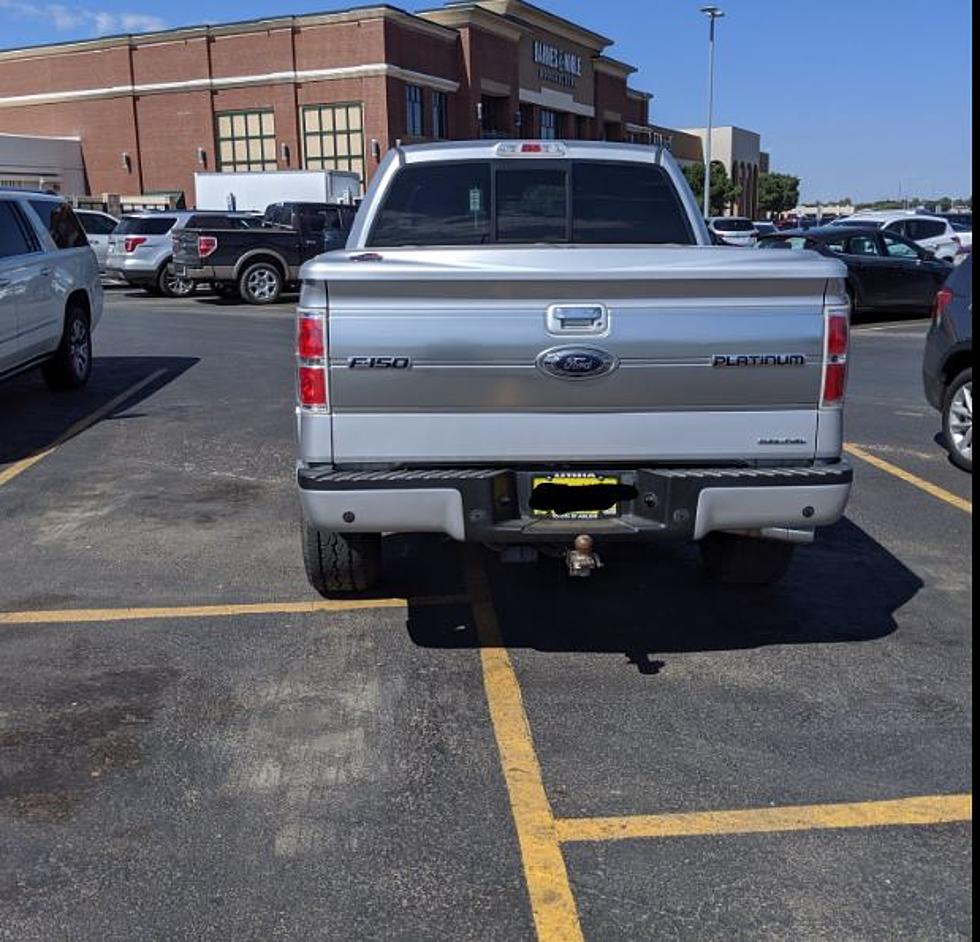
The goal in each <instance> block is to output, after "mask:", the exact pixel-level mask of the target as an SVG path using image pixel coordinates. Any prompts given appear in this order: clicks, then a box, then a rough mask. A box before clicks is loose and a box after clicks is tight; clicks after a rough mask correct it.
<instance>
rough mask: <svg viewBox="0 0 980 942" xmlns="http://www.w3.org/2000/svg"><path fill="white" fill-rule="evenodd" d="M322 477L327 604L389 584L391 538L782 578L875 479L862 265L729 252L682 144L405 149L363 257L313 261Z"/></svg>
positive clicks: (379, 183) (356, 233)
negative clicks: (800, 549)
mask: <svg viewBox="0 0 980 942" xmlns="http://www.w3.org/2000/svg"><path fill="white" fill-rule="evenodd" d="M301 277H302V293H301V296H300V304H299V309H298V312H297V313H298V317H297V390H298V407H297V421H298V430H299V462H298V484H299V491H300V496H301V502H302V508H303V516H304V521H303V530H304V533H303V542H304V555H305V561H306V568H307V573H308V575H309V578H310V581H311V583H312V584H313V586H314V587H315V588H316V589H317V590H319V591H320V592H321V593H323V594H328V595H329V594H333V593H338V592H350V591H360V590H365V589H367V588H369V587H370V586H371V585H372V584H373V583H374V582H375V581H377V579H378V578H379V576H380V568H381V540H382V534H384V533H392V532H401V533H416V532H438V533H443V534H448V535H449V536H450V537H452V538H453V539H456V540H466V541H478V542H481V543H484V544H487V545H490V546H493V547H495V548H498V549H500V550H501V551H502V552H503V553H506V554H509V555H510V556H511V557H517V558H528V557H532V558H533V557H534V555H535V551H538V550H542V549H546V548H547V549H548V550H549V551H552V550H553V549H554V547H560V548H561V550H562V552H563V553H564V558H565V561H566V563H567V565H568V570H569V573H570V574H572V575H587V574H589V573H591V572H592V571H593V570H594V569H596V568H597V567H598V566H599V565H601V562H600V558H599V552H598V550H601V548H602V545H603V544H604V543H606V542H612V541H624V540H626V541H629V540H697V541H699V543H700V545H701V549H702V558H703V561H704V563H705V565H706V568H707V570H708V572H709V573H711V574H712V575H713V576H715V577H717V578H719V579H722V580H725V581H730V582H741V583H755V584H762V583H769V582H773V581H775V580H776V579H778V578H780V577H781V576H782V575H783V573H784V572H785V570H786V568H787V566H788V565H789V563H790V560H791V558H792V554H793V550H794V548H795V546H796V545H797V544H800V543H807V542H809V541H811V540H812V539H813V535H814V529H815V527H817V526H820V525H826V524H830V523H833V522H834V521H836V520H837V519H838V518H839V517H840V516H841V514H842V513H843V511H844V506H845V504H846V502H847V498H848V493H849V491H850V487H851V468H850V466H849V465H848V464H847V462H846V461H844V460H842V457H841V451H842V418H841V411H842V405H843V396H844V384H845V379H846V369H847V366H846V360H847V340H848V322H849V308H848V300H847V293H846V290H845V285H844V277H845V268H844V266H843V265H842V264H841V263H840V262H838V261H836V260H833V259H828V258H824V257H822V256H819V255H817V254H814V253H811V252H761V251H757V250H755V249H740V248H730V247H720V246H713V245H712V244H711V240H710V238H709V235H708V232H707V230H706V228H705V225H704V221H703V220H702V218H701V216H700V214H699V213H698V209H697V206H696V204H695V202H694V199H693V197H692V194H691V191H690V189H689V188H688V186H687V184H686V182H685V180H684V177H683V175H682V174H681V172H680V171H679V169H678V167H677V165H676V164H675V162H674V160H673V158H672V157H671V156H670V154H669V153H668V152H667V151H665V150H662V149H656V148H651V147H644V146H633V145H624V144H596V143H586V142H555V141H541V142H534V141H502V142H496V141H475V142H462V143H450V144H439V145H426V146H418V147H404V148H396V149H394V150H392V151H391V152H390V153H389V154H388V155H387V157H386V158H385V160H384V162H383V164H382V165H381V167H380V168H379V170H378V173H377V174H376V176H375V179H374V181H373V182H372V184H371V187H370V188H369V190H368V192H367V195H366V197H365V199H364V202H363V204H362V206H361V208H360V211H359V212H358V215H357V219H356V221H355V224H354V228H353V230H352V231H351V235H350V239H349V241H348V243H347V247H346V249H345V250H343V251H336V252H331V253H329V254H326V255H322V256H320V257H318V258H317V259H315V260H313V261H311V262H308V263H307V264H306V265H305V266H304V267H303V269H302V272H301Z"/></svg>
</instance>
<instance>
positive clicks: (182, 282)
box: [156, 262, 197, 298]
mask: <svg viewBox="0 0 980 942" xmlns="http://www.w3.org/2000/svg"><path fill="white" fill-rule="evenodd" d="M156 287H157V291H158V292H159V293H160V294H162V295H163V296H164V297H167V298H188V297H190V296H191V295H192V294H193V293H194V289H195V288H196V287H197V286H196V285H195V284H194V282H193V281H188V280H187V279H186V278H178V277H177V275H176V274H175V273H174V266H173V262H167V264H166V265H164V266H163V268H161V269H160V273H159V274H158V275H157V285H156Z"/></svg>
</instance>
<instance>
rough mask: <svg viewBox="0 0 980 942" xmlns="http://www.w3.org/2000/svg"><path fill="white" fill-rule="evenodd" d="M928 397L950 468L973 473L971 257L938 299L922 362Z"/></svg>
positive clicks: (949, 281) (954, 275) (947, 284)
mask: <svg viewBox="0 0 980 942" xmlns="http://www.w3.org/2000/svg"><path fill="white" fill-rule="evenodd" d="M922 378H923V382H924V384H925V390H926V398H927V399H928V400H929V402H930V403H932V405H933V406H934V407H935V408H936V409H938V410H939V411H940V412H941V413H942V417H943V440H944V442H945V445H946V448H947V449H948V450H949V456H950V458H951V459H952V460H953V463H954V464H957V465H959V466H960V467H961V468H963V469H964V470H966V471H971V472H972V471H973V256H972V255H970V256H968V257H967V258H966V260H965V261H964V262H963V263H962V264H961V265H960V266H958V267H957V268H954V269H953V272H952V274H951V275H950V276H949V278H947V279H946V284H945V285H943V287H942V288H941V289H940V291H939V293H938V294H937V295H936V300H935V303H934V304H933V309H932V326H931V327H930V328H929V334H928V336H927V337H926V352H925V357H924V358H923V362H922Z"/></svg>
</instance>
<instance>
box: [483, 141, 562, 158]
mask: <svg viewBox="0 0 980 942" xmlns="http://www.w3.org/2000/svg"><path fill="white" fill-rule="evenodd" d="M565 153H566V151H565V145H564V144H561V143H559V142H558V141H522V142H521V143H515V142H510V143H506V144H498V145H497V156H498V157H508V156H511V157H513V156H516V155H518V154H520V155H523V154H538V155H540V156H542V157H564V156H565Z"/></svg>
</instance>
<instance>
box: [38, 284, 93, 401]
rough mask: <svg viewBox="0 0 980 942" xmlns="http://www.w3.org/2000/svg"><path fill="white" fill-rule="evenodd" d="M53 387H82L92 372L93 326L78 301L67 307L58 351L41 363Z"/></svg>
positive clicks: (43, 371)
mask: <svg viewBox="0 0 980 942" xmlns="http://www.w3.org/2000/svg"><path fill="white" fill-rule="evenodd" d="M41 375H42V376H43V377H44V381H45V382H46V383H47V384H48V387H49V388H50V389H56V390H62V389H80V388H81V387H82V386H84V385H85V384H86V383H87V382H88V378H89V376H91V375H92V329H91V325H90V323H89V316H88V311H87V310H85V307H84V306H83V305H82V304H81V303H80V302H78V301H72V302H70V303H69V306H68V309H67V310H66V311H65V327H64V331H63V333H62V335H61V343H59V344H58V350H57V352H56V353H55V355H54V356H53V357H52V358H51V359H50V360H48V361H47V362H46V363H45V364H44V365H43V366H42V367H41Z"/></svg>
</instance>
